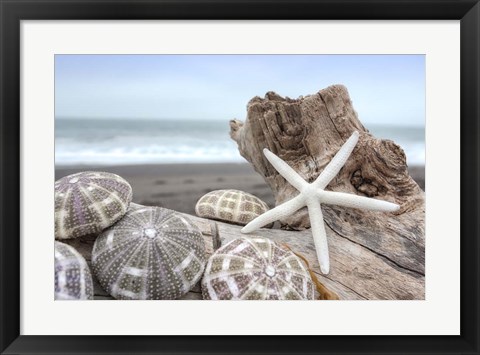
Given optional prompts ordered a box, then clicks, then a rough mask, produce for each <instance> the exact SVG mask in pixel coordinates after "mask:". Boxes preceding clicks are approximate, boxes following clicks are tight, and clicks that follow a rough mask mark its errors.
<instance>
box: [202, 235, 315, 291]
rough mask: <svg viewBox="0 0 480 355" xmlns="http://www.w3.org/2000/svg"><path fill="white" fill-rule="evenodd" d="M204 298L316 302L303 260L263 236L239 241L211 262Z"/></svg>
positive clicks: (218, 252) (215, 254) (243, 238)
mask: <svg viewBox="0 0 480 355" xmlns="http://www.w3.org/2000/svg"><path fill="white" fill-rule="evenodd" d="M202 294H203V298H204V299H212V300H313V299H314V297H315V285H314V284H313V282H312V279H311V277H310V274H309V272H308V270H307V269H306V267H305V266H304V265H303V263H302V261H301V260H300V259H299V258H298V257H297V256H296V255H295V254H293V253H292V252H291V251H289V250H286V249H284V248H282V247H281V246H280V245H278V244H276V243H275V242H273V241H272V240H270V239H267V238H263V237H252V238H246V237H242V238H237V239H234V240H232V241H231V242H230V243H228V244H226V245H224V246H223V247H221V248H220V249H218V250H217V251H216V252H215V253H214V254H213V255H212V256H211V257H210V259H209V260H208V263H207V267H206V268H205V274H204V276H203V280H202Z"/></svg>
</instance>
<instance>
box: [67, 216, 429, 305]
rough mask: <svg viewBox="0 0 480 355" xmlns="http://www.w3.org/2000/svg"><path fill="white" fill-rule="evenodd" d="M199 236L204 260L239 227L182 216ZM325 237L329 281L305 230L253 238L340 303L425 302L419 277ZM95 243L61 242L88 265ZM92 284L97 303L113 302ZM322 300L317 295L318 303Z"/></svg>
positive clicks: (196, 293)
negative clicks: (295, 262)
mask: <svg viewBox="0 0 480 355" xmlns="http://www.w3.org/2000/svg"><path fill="white" fill-rule="evenodd" d="M185 216H186V217H188V218H189V219H191V220H192V221H193V222H194V223H195V224H196V225H197V226H198V227H199V228H200V230H201V232H202V234H203V238H204V241H205V246H206V250H207V254H209V255H210V254H212V253H213V251H214V250H216V249H218V248H219V247H220V246H221V245H224V244H226V243H228V242H229V241H231V240H232V239H235V238H238V237H239V236H240V235H241V233H240V229H241V226H237V225H232V224H227V223H222V222H218V221H212V220H208V219H204V218H199V217H196V216H191V215H185ZM328 233H329V237H330V239H329V244H330V260H331V264H332V266H333V265H334V266H335V267H332V270H331V271H330V273H329V274H328V275H322V274H320V267H319V265H318V261H317V254H316V252H315V247H314V245H313V240H312V238H311V235H310V232H309V231H308V230H306V231H302V232H298V231H285V230H279V229H261V230H259V231H258V232H256V233H255V235H259V236H263V237H266V238H270V239H272V240H275V241H277V242H279V243H282V244H286V245H288V247H289V248H290V249H291V250H292V251H294V252H295V253H297V254H299V255H301V256H303V257H304V258H305V259H306V260H307V261H308V264H309V267H310V270H312V271H313V272H314V273H315V275H316V276H317V278H318V280H319V281H320V282H321V283H323V284H324V285H325V286H326V287H327V288H328V290H330V291H331V292H334V293H335V294H337V295H338V297H339V298H340V299H341V300H365V299H423V298H424V277H423V275H421V274H420V273H418V272H412V271H408V270H405V269H402V268H399V267H398V266H397V265H396V264H394V263H392V262H390V261H389V260H388V259H386V258H384V257H383V256H381V255H379V254H377V253H375V252H374V251H372V250H369V249H367V248H365V247H363V246H361V245H359V244H356V243H352V242H350V241H349V240H348V239H345V238H343V237H341V236H338V235H336V234H335V233H331V230H330V229H329V230H328ZM94 241H95V237H84V238H77V239H71V240H67V241H64V242H66V243H68V244H70V245H72V246H73V247H74V248H76V249H77V250H78V251H79V252H80V253H81V254H82V255H83V256H84V257H85V259H86V260H87V263H88V264H90V261H91V252H92V248H93V243H94ZM93 279H94V293H95V299H96V300H109V299H112V297H111V296H109V295H108V294H107V293H106V292H105V291H104V290H103V289H102V287H101V286H100V285H99V284H98V282H97V281H96V279H95V276H94V277H93ZM319 296H320V295H318V294H317V298H318V297H319ZM182 299H184V300H201V299H202V294H201V288H200V284H197V285H196V286H195V287H194V288H193V289H192V290H191V291H190V292H189V293H187V294H186V295H185V296H184V297H182Z"/></svg>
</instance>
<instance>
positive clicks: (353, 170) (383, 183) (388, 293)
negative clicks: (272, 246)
mask: <svg viewBox="0 0 480 355" xmlns="http://www.w3.org/2000/svg"><path fill="white" fill-rule="evenodd" d="M230 128H231V131H230V135H231V137H232V138H233V139H234V140H235V141H236V142H237V145H238V149H239V151H240V154H241V155H242V156H243V157H244V158H245V159H247V160H248V161H249V162H250V163H251V164H252V165H253V167H254V169H255V170H256V171H257V172H258V173H259V174H260V175H261V176H263V177H264V179H265V181H266V182H267V184H268V185H269V186H270V188H271V189H272V192H273V194H274V197H275V201H276V204H277V205H278V204H281V203H283V202H285V201H288V200H290V199H291V198H292V197H294V196H295V195H296V194H297V193H298V192H297V191H296V190H295V188H294V187H292V186H291V185H290V184H289V183H288V182H287V181H286V180H285V179H284V178H283V177H282V176H281V175H279V174H278V173H277V171H276V170H275V169H274V168H273V167H272V166H271V165H270V163H269V162H268V160H267V159H266V158H265V157H264V155H263V153H262V151H263V149H264V148H268V149H269V150H270V151H272V152H273V153H275V154H276V155H278V156H279V157H280V158H282V159H283V160H284V161H286V162H287V163H288V164H289V165H290V166H292V167H293V168H294V169H295V170H296V171H297V172H298V173H299V174H300V175H302V176H303V178H304V179H305V180H307V181H309V182H312V181H314V180H315V179H316V178H317V177H318V175H319V174H320V173H321V172H322V170H323V168H324V167H325V166H326V165H327V164H328V162H329V161H330V160H331V159H332V157H333V156H334V155H335V153H336V152H337V151H338V149H339V148H340V147H341V146H342V145H343V143H344V142H345V141H346V140H347V139H348V137H350V135H351V134H352V133H353V131H355V130H357V131H359V132H360V139H359V142H358V144H357V146H356V147H355V149H354V151H353V153H352V155H351V156H350V158H349V160H348V161H347V163H346V164H345V166H344V167H343V168H342V170H341V171H340V172H339V174H338V175H337V177H336V178H334V180H333V181H332V182H331V183H330V184H329V186H328V187H327V189H328V190H332V191H341V192H347V193H352V194H357V195H360V196H368V197H373V198H378V199H381V200H386V201H391V202H395V203H397V204H399V205H400V206H401V208H400V210H399V211H398V212H396V213H380V212H370V211H364V210H356V209H349V208H343V207H336V206H333V205H322V211H323V214H324V219H325V223H326V225H327V236H328V240H329V244H330V245H331V247H330V248H329V249H330V254H331V259H332V263H331V274H329V275H327V276H326V277H328V278H332V279H335V280H336V281H337V282H341V283H343V284H345V285H346V284H348V282H347V280H349V279H351V281H352V282H353V281H355V280H356V282H359V283H363V282H364V280H365V279H366V278H371V279H373V280H379V279H380V278H383V277H385V276H386V273H385V272H386V269H385V266H384V265H382V264H388V265H389V266H391V268H392V271H393V270H395V271H396V273H394V274H391V275H389V276H388V278H387V279H389V281H388V282H387V279H385V281H386V282H387V283H386V284H383V285H382V287H385V288H384V289H383V290H381V291H379V290H378V289H377V290H367V289H362V288H359V287H358V285H357V287H352V289H353V290H355V292H357V293H358V295H361V297H365V298H387V299H391V298H393V299H403V298H415V299H419V298H423V297H424V275H425V194H424V192H423V190H422V189H421V188H420V187H419V186H418V185H417V183H416V182H415V181H414V180H413V179H412V178H411V177H410V175H409V173H408V167H407V163H406V157H405V153H404V152H403V150H402V149H401V147H399V146H398V145H397V144H395V143H394V142H392V141H390V140H381V139H377V138H375V137H374V136H372V135H371V134H370V133H369V132H368V130H367V129H366V128H365V127H364V126H363V125H362V123H361V122H360V120H359V119H358V116H357V113H356V112H355V110H354V109H353V106H352V102H351V100H350V97H349V94H348V91H347V89H346V88H345V87H344V86H342V85H334V86H330V87H328V88H326V89H324V90H321V91H319V92H318V93H317V94H315V95H310V96H306V97H301V98H299V99H290V98H283V97H281V96H280V95H278V94H276V93H274V92H268V93H267V94H266V96H265V98H260V97H255V98H253V99H252V100H251V101H250V102H249V103H248V106H247V118H246V121H245V122H244V123H243V122H241V121H239V120H232V121H231V122H230ZM280 222H281V224H282V228H284V229H292V230H304V229H306V228H309V227H310V223H309V218H308V213H307V210H306V209H305V208H304V209H301V210H299V211H298V212H297V213H295V214H294V215H293V216H291V217H289V218H286V219H285V220H282V221H280ZM277 235H280V234H279V233H278V232H276V233H275V235H272V238H274V239H275V238H276V236H277ZM292 238H295V239H299V240H300V239H304V240H303V241H302V243H303V244H304V245H303V249H308V248H309V246H310V240H311V236H310V235H309V234H308V233H298V234H297V235H296V236H295V237H294V236H293V235H292ZM338 245H341V247H340V248H339V246H338ZM312 253H313V250H312ZM348 254H355V255H357V256H359V255H362V257H363V258H365V259H364V263H362V265H363V266H360V264H356V263H354V262H353V261H354V260H352V258H351V256H350V257H349V256H348ZM368 259H370V261H369V260H368ZM377 261H382V262H380V263H378V262H377ZM400 283H404V286H406V285H408V286H406V288H405V289H403V290H401V291H400V290H399V289H397V288H396V286H398V285H399V284H400ZM388 284H390V286H388ZM350 286H352V285H349V287H350ZM364 286H366V285H364ZM371 286H373V285H371ZM377 286H380V285H377ZM373 288H375V287H373ZM371 292H373V293H377V292H381V294H372V293H371Z"/></svg>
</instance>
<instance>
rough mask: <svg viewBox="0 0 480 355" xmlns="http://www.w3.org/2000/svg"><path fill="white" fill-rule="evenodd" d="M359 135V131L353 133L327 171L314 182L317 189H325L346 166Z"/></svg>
mask: <svg viewBox="0 0 480 355" xmlns="http://www.w3.org/2000/svg"><path fill="white" fill-rule="evenodd" d="M358 137H359V133H358V131H355V132H353V134H352V135H351V136H350V138H348V140H347V141H346V142H345V144H344V145H343V146H342V147H341V148H340V150H339V151H338V152H337V154H335V156H334V157H333V159H332V160H331V161H330V163H328V165H327V166H326V167H325V169H324V170H323V171H322V173H321V174H320V176H319V177H318V178H317V179H316V180H315V181H314V182H313V184H314V185H315V187H318V188H321V189H324V188H325V186H327V185H328V184H329V183H330V181H332V179H333V178H334V177H335V176H336V175H337V174H338V172H339V171H340V169H341V168H342V167H343V165H345V162H346V161H347V159H348V157H349V156H350V154H351V153H352V151H353V148H355V146H356V145H357V142H358Z"/></svg>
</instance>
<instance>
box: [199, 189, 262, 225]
mask: <svg viewBox="0 0 480 355" xmlns="http://www.w3.org/2000/svg"><path fill="white" fill-rule="evenodd" d="M267 211H268V205H267V204H266V203H265V202H263V201H262V200H260V199H259V198H258V197H256V196H254V195H252V194H249V193H247V192H244V191H239V190H215V191H211V192H209V193H207V194H206V195H204V196H202V197H201V198H200V199H199V200H198V202H197V204H196V206H195V213H196V214H197V216H199V217H204V218H211V219H217V220H220V221H225V222H229V223H235V224H240V225H246V224H248V223H249V222H250V221H252V220H254V219H255V218H257V217H258V216H260V215H261V214H264V213H265V212H267Z"/></svg>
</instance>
